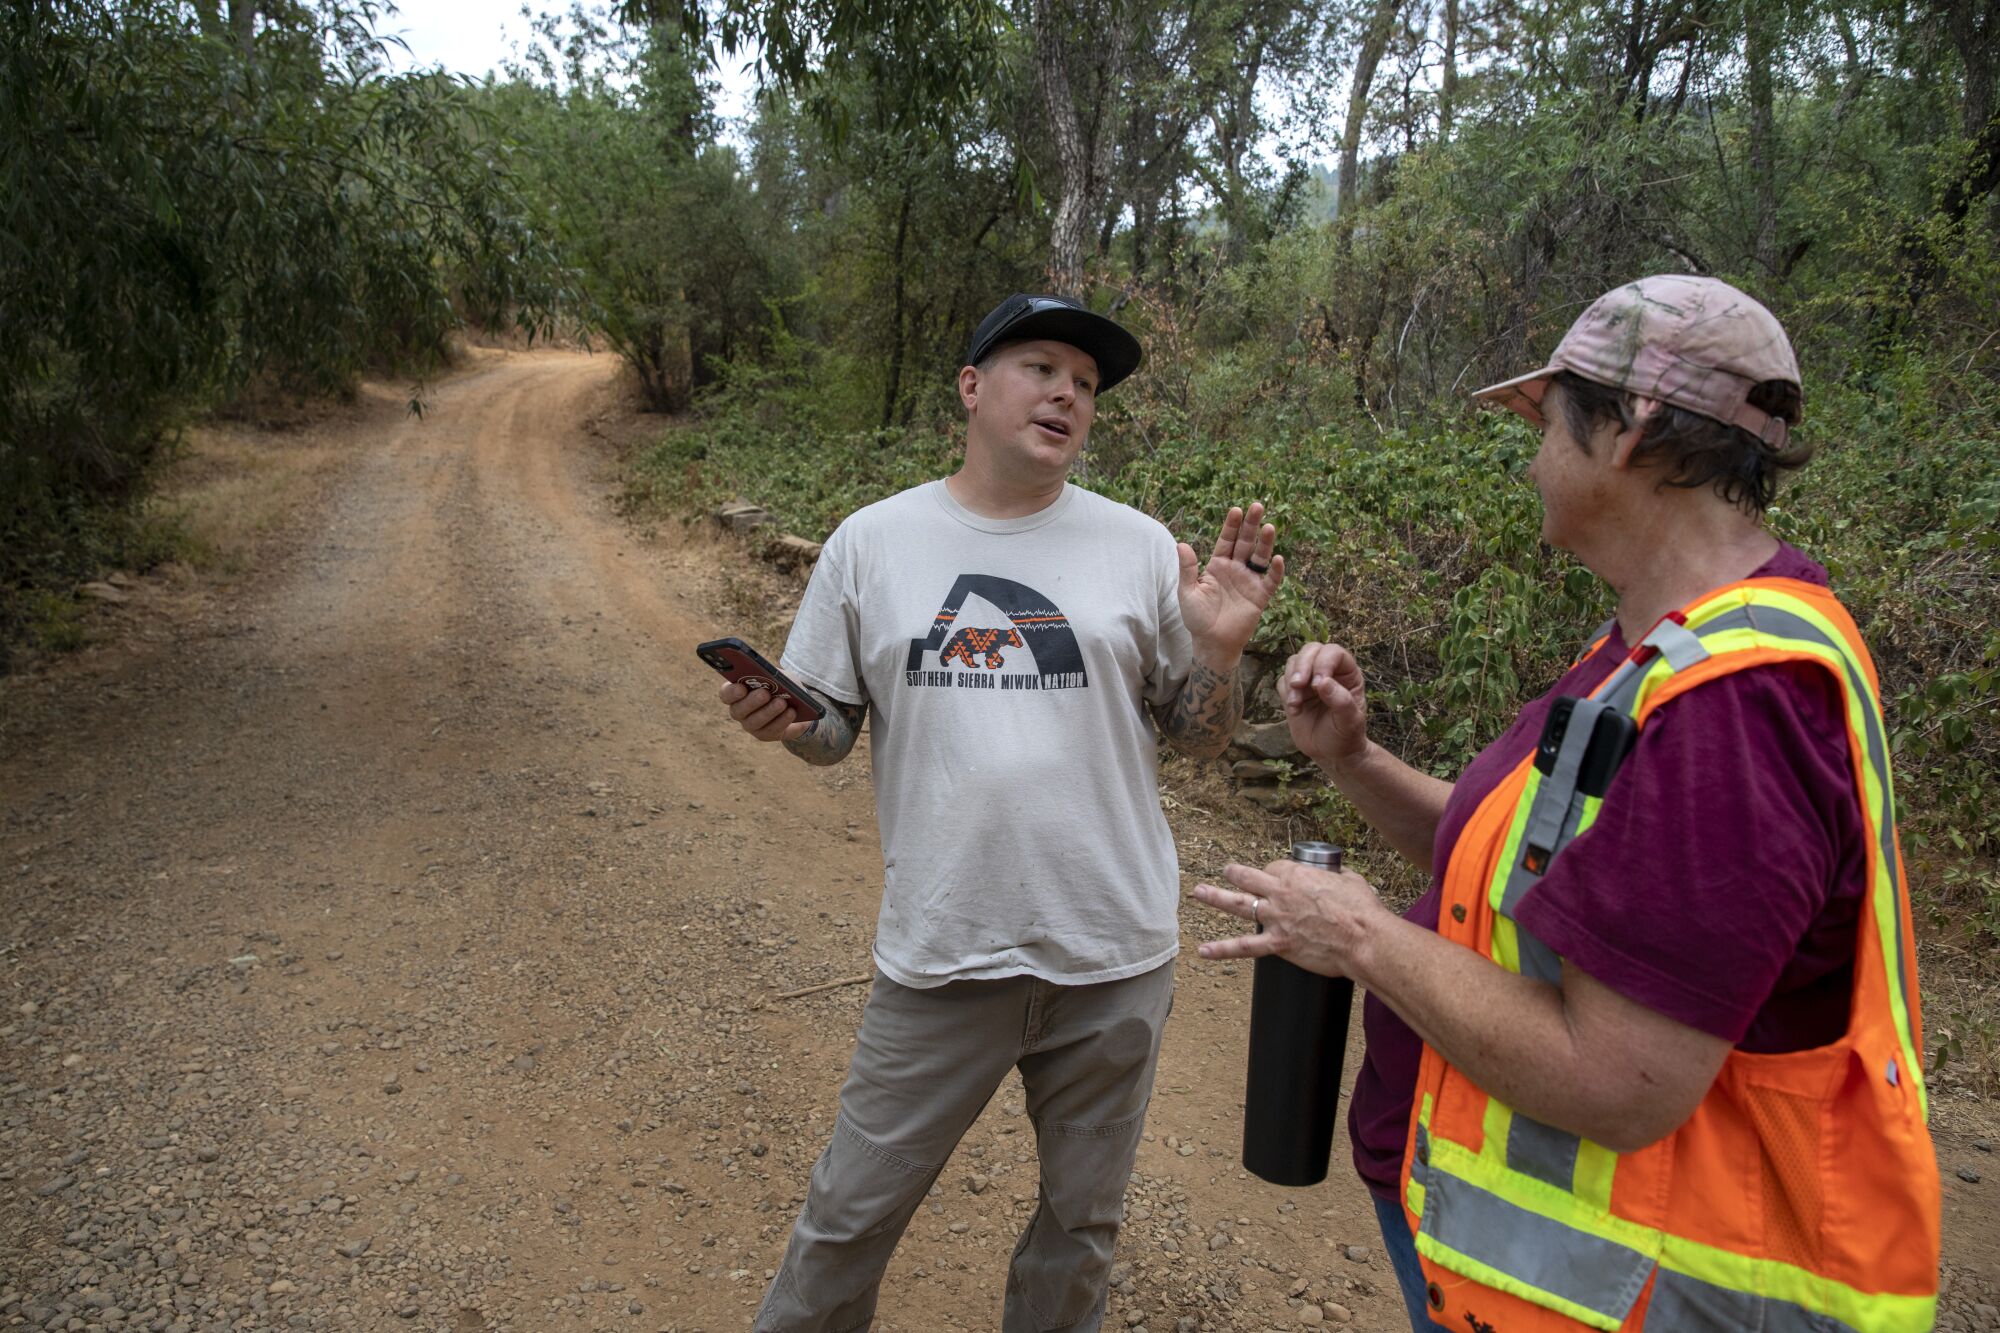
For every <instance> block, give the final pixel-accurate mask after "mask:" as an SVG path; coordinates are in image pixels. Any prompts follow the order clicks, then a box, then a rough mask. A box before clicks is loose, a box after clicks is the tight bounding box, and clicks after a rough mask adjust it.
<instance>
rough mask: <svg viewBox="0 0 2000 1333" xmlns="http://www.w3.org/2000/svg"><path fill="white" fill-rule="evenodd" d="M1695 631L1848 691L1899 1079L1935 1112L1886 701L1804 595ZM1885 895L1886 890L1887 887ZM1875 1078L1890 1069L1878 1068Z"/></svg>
mask: <svg viewBox="0 0 2000 1333" xmlns="http://www.w3.org/2000/svg"><path fill="white" fill-rule="evenodd" d="M1688 622H1689V624H1690V626H1694V625H1697V624H1699V625H1700V626H1701V628H1702V642H1703V643H1704V644H1705V645H1707V646H1708V647H1709V650H1710V652H1711V653H1713V654H1717V655H1720V654H1723V653H1728V652H1733V651H1748V650H1752V649H1759V648H1763V649H1776V650H1778V651H1784V652H1801V653H1807V654H1810V655H1812V656H1813V657H1815V658H1817V659H1819V660H1820V661H1822V662H1824V663H1826V665H1827V666H1828V667H1830V668H1832V670H1833V671H1834V673H1835V674H1836V676H1837V677H1838V678H1839V679H1840V680H1841V682H1842V683H1843V685H1844V687H1845V688H1843V689H1842V690H1841V697H1842V701H1843V703H1844V705H1845V708H1846V711H1847V721H1848V725H1849V728H1850V730H1851V732H1852V734H1855V735H1859V736H1860V737H1861V738H1862V742H1863V753H1862V755H1861V759H1862V763H1861V765H1860V768H1861V775H1862V776H1861V785H1862V791H1861V801H1862V805H1863V814H1864V816H1865V818H1866V820H1867V822H1868V823H1869V824H1870V825H1872V826H1873V832H1874V834H1875V836H1874V838H1873V839H1872V840H1871V842H1870V847H1869V876H1868V881H1869V882H1868V900H1869V901H1868V909H1869V911H1870V912H1871V913H1873V915H1874V917H1875V926H1876V931H1875V933H1876V938H1877V939H1878V940H1879V941H1880V942H1881V946H1882V955H1883V959H1882V961H1883V965H1884V968H1885V970H1886V972H1887V975H1888V976H1889V978H1890V985H1889V1005H1890V1009H1891V1011H1892V1013H1893V1016H1894V1018H1895V1024H1896V1035H1897V1044H1898V1045H1899V1047H1900V1048H1901V1050H1902V1055H1903V1060H1902V1068H1901V1070H1899V1071H1897V1073H1896V1075H1895V1080H1896V1081H1900V1079H1902V1078H1911V1079H1914V1080H1916V1087H1917V1099H1918V1105H1919V1107H1920V1108H1921V1109H1922V1110H1923V1112H1924V1114H1925V1115H1927V1116H1928V1115H1929V1113H1930V1094H1929V1089H1928V1088H1927V1087H1926V1086H1925V1083H1924V1077H1923V1061H1922V1059H1921V1057H1920V1056H1919V1055H1918V1052H1917V1049H1916V1041H1915V1035H1914V1032H1913V1031H1912V1024H1911V1022H1910V1011H1911V1009H1910V999H1909V996H1910V978H1909V975H1908V970H1907V969H1906V968H1905V967H1904V965H1903V960H1904V957H1905V941H1904V932H1903V913H1902V902H1903V898H1904V895H1905V894H1906V893H1907V891H1908V886H1907V885H1906V884H1905V883H1904V882H1903V877H1902V873H1901V867H1900V862H1899V858H1898V856H1897V849H1896V802H1895V790H1894V780H1893V778H1892V777H1891V774H1890V768H1889V737H1888V727H1887V724H1886V723H1885V722H1884V720H1883V716H1882V705H1881V701H1880V700H1879V699H1877V698H1876V696H1875V692H1874V690H1873V689H1872V688H1871V687H1870V686H1869V683H1868V677H1867V673H1866V672H1864V671H1863V670H1862V668H1861V665H1860V663H1858V662H1857V661H1855V659H1854V657H1853V655H1852V654H1851V653H1850V652H1849V651H1848V648H1847V644H1846V640H1845V638H1844V637H1843V636H1842V635H1841V633H1840V631H1839V630H1838V629H1837V628H1836V627H1835V626H1834V625H1833V623H1832V622H1831V621H1829V620H1828V619H1827V618H1826V617H1825V616H1824V615H1822V614H1821V613H1820V612H1819V610H1818V609H1817V608H1815V607H1813V606H1812V605H1811V604H1809V603H1807V602H1805V601H1803V600H1802V599H1800V598H1796V597H1791V596H1787V595H1785V594H1783V593H1778V592H1770V591H1760V592H1759V593H1758V594H1757V596H1756V600H1754V601H1751V600H1749V599H1748V595H1747V594H1745V593H1743V592H1737V593H1732V594H1729V595H1726V596H1724V597H1721V598H1717V599H1716V600H1715V601H1714V602H1712V603H1709V604H1707V605H1706V606H1702V607H1697V608H1695V609H1694V610H1693V611H1691V612H1690V613H1689V616H1688ZM1671 675H1672V672H1671V671H1668V672H1665V673H1663V674H1661V675H1659V676H1657V677H1656V676H1655V674H1654V673H1653V672H1648V673H1647V675H1646V678H1645V680H1644V682H1643V683H1642V685H1641V687H1640V692H1639V695H1638V698H1637V700H1636V702H1635V708H1636V707H1643V706H1644V703H1645V700H1646V699H1647V698H1648V697H1649V696H1650V695H1651V694H1652V692H1653V691H1654V690H1655V689H1657V688H1658V686H1659V684H1660V683H1662V682H1663V681H1664V680H1665V679H1666V678H1668V677H1669V676H1671ZM1885 888H1886V889H1887V890H1888V892H1883V891H1882V890H1883V889H1885ZM1873 1072H1874V1073H1875V1074H1876V1075H1877V1076H1878V1077H1880V1076H1883V1075H1884V1074H1885V1071H1883V1070H1875V1071H1873Z"/></svg>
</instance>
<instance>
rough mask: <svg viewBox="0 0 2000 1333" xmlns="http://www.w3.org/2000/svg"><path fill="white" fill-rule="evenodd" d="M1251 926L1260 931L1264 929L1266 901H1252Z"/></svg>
mask: <svg viewBox="0 0 2000 1333" xmlns="http://www.w3.org/2000/svg"><path fill="white" fill-rule="evenodd" d="M1250 924H1251V925H1253V926H1255V927H1257V929H1259V930H1262V929H1263V928H1264V900H1263V899H1262V898H1252V899H1251V900H1250Z"/></svg>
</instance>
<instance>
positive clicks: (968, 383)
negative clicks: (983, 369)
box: [958, 366, 979, 412]
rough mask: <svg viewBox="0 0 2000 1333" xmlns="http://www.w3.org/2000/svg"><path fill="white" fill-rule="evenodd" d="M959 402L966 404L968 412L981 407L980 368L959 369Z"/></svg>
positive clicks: (963, 367)
mask: <svg viewBox="0 0 2000 1333" xmlns="http://www.w3.org/2000/svg"><path fill="white" fill-rule="evenodd" d="M958 401H959V402H961V403H963V404H965V410H966V411H967V412H970V411H972V410H973V409H975V408H977V407H978V406H979V367H978V366H960V367H959V368H958Z"/></svg>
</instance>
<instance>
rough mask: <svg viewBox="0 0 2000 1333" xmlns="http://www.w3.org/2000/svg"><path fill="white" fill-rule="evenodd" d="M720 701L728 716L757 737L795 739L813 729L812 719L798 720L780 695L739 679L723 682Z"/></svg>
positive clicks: (769, 739)
mask: <svg viewBox="0 0 2000 1333" xmlns="http://www.w3.org/2000/svg"><path fill="white" fill-rule="evenodd" d="M722 702H723V703H725V704H727V705H729V716H731V717H733V718H735V719H736V721H737V723H738V725H740V726H741V727H742V728H743V730H745V731H747V732H749V733H750V734H751V735H752V736H755V737H756V738H757V739H758V740H760V741H795V740H797V739H798V738H799V737H801V736H803V735H805V734H806V733H807V732H808V731H810V730H812V725H813V721H814V719H811V718H807V719H806V720H805V721H803V722H801V721H800V720H799V718H798V715H797V714H796V713H794V712H793V711H792V705H791V702H790V701H789V700H788V699H786V698H785V697H784V696H783V695H774V694H772V693H771V691H769V690H765V689H757V690H753V689H750V688H749V687H747V686H746V685H744V684H743V683H742V682H741V681H734V680H732V681H727V682H725V683H724V684H723V686H722Z"/></svg>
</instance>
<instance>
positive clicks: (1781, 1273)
mask: <svg viewBox="0 0 2000 1333" xmlns="http://www.w3.org/2000/svg"><path fill="white" fill-rule="evenodd" d="M1936 1320H1937V1297H1936V1296H1934V1295H1933V1296H1896V1295H1886V1294H1883V1293H1881V1292H1872V1291H1859V1290H1857V1289H1855V1288H1853V1287H1850V1286H1848V1285H1847V1284H1846V1283H1844V1282H1836V1281H1834V1280H1833V1279H1832V1278H1829V1277H1824V1276H1822V1275H1820V1274H1818V1273H1812V1272H1808V1271H1807V1270H1805V1269H1803V1268H1799V1267H1796V1266H1795V1265H1792V1264H1786V1263H1780V1262H1778V1261H1777V1260H1775V1259H1753V1258H1751V1257H1750V1256H1748V1255H1743V1254H1736V1253H1733V1252H1731V1251H1729V1250H1722V1249H1717V1248H1716V1247H1715V1246H1712V1245H1703V1244H1701V1243H1700V1242H1699V1241H1692V1240H1688V1239H1686V1238H1685V1237H1681V1236H1671V1235H1670V1236H1668V1237H1667V1238H1666V1245H1665V1247H1664V1248H1663V1249H1662V1250H1661V1252H1660V1275H1659V1278H1658V1280H1657V1282H1656V1283H1655V1285H1654V1288H1653V1298H1652V1300H1651V1301H1650V1302H1649V1303H1648V1304H1647V1306H1646V1320H1645V1323H1644V1325H1643V1327H1644V1328H1645V1329H1646V1330H1648V1333H1682V1331H1683V1330H1686V1329H1690V1328H1694V1329H1706V1328H1716V1329H1737V1328H1755V1329H1762V1330H1765V1331H1766V1333H1793V1331H1794V1330H1796V1331H1797V1333H1837V1331H1838V1330H1852V1333H1919V1331H1920V1330H1927V1329H1929V1328H1930V1327H1931V1325H1932V1324H1933V1323H1935V1322H1936Z"/></svg>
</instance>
